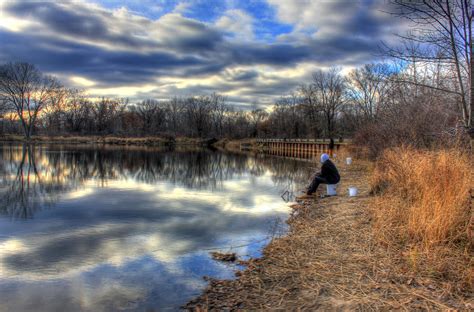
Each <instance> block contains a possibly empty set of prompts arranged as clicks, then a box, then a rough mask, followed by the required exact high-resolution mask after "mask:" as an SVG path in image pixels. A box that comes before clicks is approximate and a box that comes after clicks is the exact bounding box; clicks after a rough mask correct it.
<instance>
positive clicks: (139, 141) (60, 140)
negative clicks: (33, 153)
mask: <svg viewBox="0 0 474 312" xmlns="http://www.w3.org/2000/svg"><path fill="white" fill-rule="evenodd" d="M0 141H3V142H26V141H27V140H26V139H25V137H24V136H20V135H6V136H2V137H0ZM29 142H31V143H51V144H110V145H135V146H164V145H191V146H208V145H211V144H213V143H214V142H215V141H214V140H209V139H197V138H188V137H177V138H165V137H120V136H33V137H31V138H30V140H29Z"/></svg>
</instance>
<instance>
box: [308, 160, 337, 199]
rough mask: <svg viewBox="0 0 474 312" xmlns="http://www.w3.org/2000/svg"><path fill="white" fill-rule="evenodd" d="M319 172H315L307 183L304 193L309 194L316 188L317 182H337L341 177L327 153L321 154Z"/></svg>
mask: <svg viewBox="0 0 474 312" xmlns="http://www.w3.org/2000/svg"><path fill="white" fill-rule="evenodd" d="M321 164H322V166H321V172H319V173H317V174H316V175H315V177H314V178H313V181H312V182H311V184H310V185H309V187H308V189H307V191H306V195H307V196H310V195H312V194H313V193H314V192H316V190H317V189H318V186H319V184H321V183H323V184H336V183H339V180H340V179H341V177H340V176H339V172H338V171H337V168H336V166H335V165H334V163H333V162H332V161H330V160H329V155H328V154H326V153H325V154H322V155H321Z"/></svg>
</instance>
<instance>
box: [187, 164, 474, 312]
mask: <svg viewBox="0 0 474 312" xmlns="http://www.w3.org/2000/svg"><path fill="white" fill-rule="evenodd" d="M338 166H339V169H340V171H341V176H342V181H341V183H340V185H339V187H338V193H339V195H338V196H336V197H329V198H323V199H320V198H315V199H310V200H306V201H304V202H302V203H299V204H296V205H294V206H293V207H292V208H293V212H292V214H291V216H290V218H289V220H288V224H289V226H290V228H289V232H288V233H287V235H285V236H282V237H279V238H276V239H274V240H273V241H272V242H271V243H270V244H269V245H268V246H266V247H265V249H264V251H263V256H262V257H261V258H258V259H251V260H250V261H248V262H247V263H246V269H245V270H243V271H238V272H236V276H237V278H236V279H235V280H212V279H211V280H210V281H209V285H208V287H207V289H205V291H204V292H203V294H202V295H201V296H200V297H198V298H196V299H194V300H192V301H191V302H189V303H188V304H187V305H186V306H185V308H186V309H188V310H192V311H207V310H220V311H221V310H231V311H234V310H307V311H315V310H319V311H346V310H377V311H378V310H410V311H411V310H448V309H456V310H470V309H473V308H474V300H473V297H472V296H471V295H472V294H469V293H467V292H466V291H465V290H462V289H461V290H453V291H451V292H446V291H445V289H446V288H445V287H444V286H445V285H443V280H442V278H439V277H436V276H428V275H426V274H425V275H423V274H418V273H414V271H413V270H411V269H410V263H409V261H407V260H406V257H405V258H404V257H402V256H401V255H400V254H399V252H397V251H396V250H393V249H391V247H390V246H383V245H382V244H380V242H379V241H378V240H377V237H375V234H374V231H373V229H372V224H371V212H370V209H371V208H370V201H371V196H370V195H369V183H368V179H369V176H370V172H371V167H372V165H371V163H369V162H364V161H355V162H354V163H353V165H351V166H347V165H345V164H342V163H338ZM349 186H356V187H357V188H358V189H359V196H357V197H348V195H347V188H348V187H349ZM320 189H322V188H320Z"/></svg>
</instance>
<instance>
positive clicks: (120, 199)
mask: <svg viewBox="0 0 474 312" xmlns="http://www.w3.org/2000/svg"><path fill="white" fill-rule="evenodd" d="M0 159H1V161H0V179H1V193H0V196H1V208H0V212H1V214H2V216H3V217H2V218H0V277H1V282H0V293H1V294H2V298H1V299H2V300H0V310H17V311H21V310H25V311H27V310H31V309H30V308H31V307H35V309H34V310H35V311H38V310H44V311H47V310H58V309H59V310H64V309H63V308H65V309H66V310H68V311H75V310H94V311H100V310H117V309H125V310H143V309H145V308H147V309H148V308H160V309H163V308H165V309H166V308H170V309H175V308H176V307H177V306H179V304H181V303H183V302H184V301H186V300H187V298H189V297H190V296H192V295H195V294H196V293H198V292H199V290H200V288H201V287H203V281H202V279H201V276H202V275H210V276H216V277H230V276H231V275H232V273H231V271H230V270H229V269H228V268H227V267H225V266H224V265H222V264H219V263H216V262H214V261H212V260H210V259H209V257H208V254H207V253H208V250H209V249H212V248H223V249H225V248H228V246H237V245H245V246H244V247H242V248H240V250H239V252H240V253H242V254H250V255H252V254H255V253H256V252H258V249H259V248H260V247H261V246H262V242H261V240H262V239H263V238H265V237H266V235H268V227H269V224H271V223H272V222H273V220H274V218H275V217H283V218H284V217H285V216H286V215H287V207H286V205H285V204H284V203H283V202H282V201H281V199H280V198H279V193H280V192H282V191H283V190H285V189H288V188H292V187H293V186H294V185H295V183H297V182H300V181H301V180H304V179H306V177H307V174H308V171H307V170H304V168H305V165H304V164H302V163H299V162H296V161H287V160H282V159H277V158H272V157H268V156H261V157H248V156H245V155H239V154H226V153H221V152H214V151H209V150H193V151H169V150H160V149H149V148H119V147H107V148H105V147H100V148H97V147H91V146H73V147H71V146H26V145H23V146H16V145H3V146H1V148H0ZM47 208H49V209H47ZM51 293H54V294H55V296H54V298H53V297H52V295H51ZM47 298H50V299H51V300H47Z"/></svg>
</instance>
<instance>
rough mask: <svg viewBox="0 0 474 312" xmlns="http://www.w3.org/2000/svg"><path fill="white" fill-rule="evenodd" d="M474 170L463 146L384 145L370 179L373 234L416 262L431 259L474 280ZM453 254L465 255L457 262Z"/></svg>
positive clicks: (439, 267) (435, 264) (439, 268)
mask: <svg viewBox="0 0 474 312" xmlns="http://www.w3.org/2000/svg"><path fill="white" fill-rule="evenodd" d="M472 170H473V167H472V161H471V159H470V158H469V156H468V155H467V154H466V153H462V152H460V151H459V150H454V149H451V150H438V151H422V150H416V149H412V148H408V147H401V148H396V149H389V150H386V151H385V152H384V153H383V154H382V156H381V157H380V158H379V160H378V161H377V164H376V168H375V170H374V174H373V177H372V182H371V183H372V185H371V187H372V191H373V192H374V193H376V194H377V196H376V197H375V199H374V202H373V215H374V219H375V220H374V221H375V222H374V225H375V234H376V235H377V236H378V237H379V238H380V240H381V241H383V242H384V243H386V244H387V245H396V246H399V247H401V248H402V252H403V253H404V254H406V255H407V256H408V258H409V259H410V261H411V262H412V263H413V265H414V266H415V267H416V266H417V265H419V264H420V261H422V260H421V259H423V261H424V260H428V262H426V261H425V263H424V264H433V267H435V269H434V271H437V273H441V274H444V273H445V272H441V271H450V272H451V273H453V272H454V273H453V274H454V276H458V277H459V276H460V275H461V276H462V277H463V278H465V279H467V280H469V281H468V283H470V284H471V285H472V278H473V274H474V271H473V270H472V267H471V268H469V267H470V266H471V265H472V263H470V264H469V262H470V260H469V258H471V260H472V254H473V253H472V246H473V245H472V239H473V237H472V236H470V234H469V232H470V230H469V227H470V226H471V227H472V224H471V225H470V222H472V221H470V220H471V219H472V213H473V212H472V207H471V197H470V191H471V187H472V184H471V183H472V181H471V178H472ZM454 255H460V256H459V257H458V258H463V259H464V262H463V263H462V262H458V263H457V264H458V265H459V266H458V268H454V267H453V266H452V265H450V264H449V262H448V260H449V259H450V258H451V257H452V256H454ZM457 260H459V261H461V260H462V259H457ZM457 260H456V261H457ZM450 266H451V267H450ZM433 267H431V268H430V269H431V270H433ZM423 268H424V269H426V266H425V265H424V266H423Z"/></svg>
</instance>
